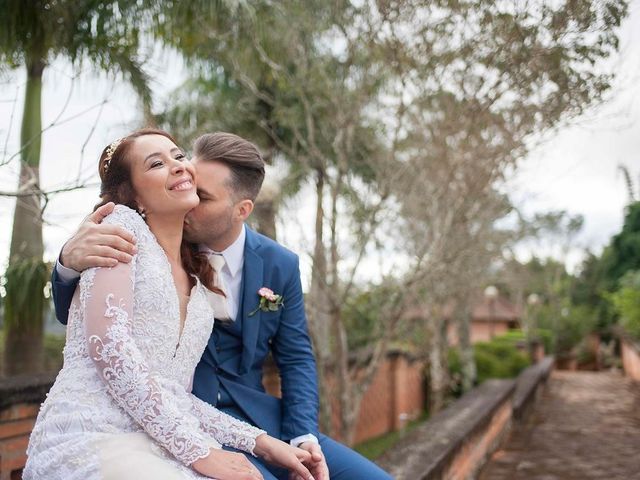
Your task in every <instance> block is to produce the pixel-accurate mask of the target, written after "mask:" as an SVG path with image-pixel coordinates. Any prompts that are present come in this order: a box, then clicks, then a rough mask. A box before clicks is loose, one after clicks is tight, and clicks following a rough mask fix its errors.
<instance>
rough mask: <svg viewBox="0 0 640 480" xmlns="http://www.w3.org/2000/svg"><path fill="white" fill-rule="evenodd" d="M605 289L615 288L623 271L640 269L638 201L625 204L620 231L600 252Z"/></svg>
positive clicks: (639, 211)
mask: <svg viewBox="0 0 640 480" xmlns="http://www.w3.org/2000/svg"><path fill="white" fill-rule="evenodd" d="M602 263H603V267H602V268H603V274H604V276H605V280H606V284H605V288H606V290H607V291H609V292H612V291H614V290H616V289H617V287H618V285H619V282H620V280H621V279H622V277H623V276H624V274H625V273H627V272H628V271H631V270H640V202H634V203H632V204H630V205H628V206H627V209H626V215H625V218H624V224H623V226H622V231H621V232H620V233H619V234H617V235H615V236H614V237H613V238H612V239H611V243H610V245H609V246H608V247H607V248H606V249H605V251H604V252H603V254H602Z"/></svg>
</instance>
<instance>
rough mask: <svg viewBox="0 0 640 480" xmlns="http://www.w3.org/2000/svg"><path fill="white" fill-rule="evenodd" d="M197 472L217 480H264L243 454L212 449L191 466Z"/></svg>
mask: <svg viewBox="0 0 640 480" xmlns="http://www.w3.org/2000/svg"><path fill="white" fill-rule="evenodd" d="M191 468H193V469H194V470H195V471H196V472H198V473H199V474H201V475H204V476H206V477H209V478H216V479H217V480H264V477H263V476H262V474H261V473H260V471H259V470H258V469H257V468H256V467H255V466H254V465H253V464H252V463H251V462H250V461H249V460H248V459H247V457H245V456H244V455H243V454H242V453H235V452H227V451H226V450H221V449H216V448H212V449H211V450H210V453H209V455H207V456H206V457H204V458H201V459H199V460H196V461H195V462H193V463H192V464H191Z"/></svg>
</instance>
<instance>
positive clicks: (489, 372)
mask: <svg viewBox="0 0 640 480" xmlns="http://www.w3.org/2000/svg"><path fill="white" fill-rule="evenodd" d="M525 342H526V339H525V336H524V333H523V332H522V331H520V330H514V331H511V332H508V333H507V334H505V335H503V336H500V337H495V338H493V339H492V340H491V341H489V342H478V343H476V344H474V345H473V356H474V360H475V363H476V369H477V375H478V376H477V383H478V384H480V383H482V382H484V381H485V380H488V379H490V378H514V377H517V376H518V374H520V372H521V371H522V370H524V369H525V368H526V367H527V366H529V364H530V361H529V356H528V354H527V353H523V351H521V350H520V349H519V348H518V346H520V347H521V348H522V349H524V350H525V352H526V343H525ZM448 361H449V372H450V375H451V379H452V392H453V393H454V394H455V395H457V394H459V393H461V388H460V385H459V383H460V379H461V378H462V363H461V361H460V352H459V350H458V349H457V348H450V349H449V352H448Z"/></svg>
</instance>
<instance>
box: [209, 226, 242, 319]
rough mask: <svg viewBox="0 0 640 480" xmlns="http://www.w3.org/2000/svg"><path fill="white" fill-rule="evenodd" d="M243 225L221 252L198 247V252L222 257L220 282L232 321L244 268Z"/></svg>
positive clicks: (236, 311) (236, 309)
mask: <svg viewBox="0 0 640 480" xmlns="http://www.w3.org/2000/svg"><path fill="white" fill-rule="evenodd" d="M246 228H247V227H245V226H244V225H243V226H242V231H241V232H240V235H238V238H236V239H235V241H234V242H233V243H232V244H231V245H229V246H228V247H227V248H225V249H224V250H223V251H221V252H216V251H215V250H211V249H210V248H209V247H207V246H206V245H200V251H201V252H206V253H217V254H220V255H222V257H223V258H224V261H225V265H224V267H222V272H221V274H222V281H223V282H224V285H225V287H226V290H227V292H226V293H227V297H226V300H227V311H228V312H229V316H230V317H231V319H232V320H235V319H236V317H237V316H238V310H239V307H240V303H239V302H240V286H241V285H242V267H243V266H244V242H245V239H246V238H247V232H246Z"/></svg>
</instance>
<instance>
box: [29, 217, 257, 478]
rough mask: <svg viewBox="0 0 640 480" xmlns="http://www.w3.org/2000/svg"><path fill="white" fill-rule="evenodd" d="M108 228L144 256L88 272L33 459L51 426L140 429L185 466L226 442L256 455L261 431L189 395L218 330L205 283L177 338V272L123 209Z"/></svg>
mask: <svg viewBox="0 0 640 480" xmlns="http://www.w3.org/2000/svg"><path fill="white" fill-rule="evenodd" d="M104 222H105V223H110V224H114V225H119V226H121V227H124V228H125V229H127V230H129V231H130V232H131V233H133V234H134V235H135V237H136V239H137V247H138V253H137V254H136V255H134V257H133V260H132V261H131V262H130V263H129V264H123V263H119V264H118V265H117V266H116V267H113V268H94V269H89V270H87V271H85V272H83V273H82V276H81V279H80V284H79V287H78V289H77V291H76V295H75V297H74V300H73V302H72V306H71V309H70V311H69V323H68V327H67V341H66V344H65V349H64V367H63V369H62V370H61V372H60V374H59V376H58V378H57V379H56V382H55V384H54V386H53V388H52V389H51V391H50V393H49V396H48V398H47V400H46V402H45V403H44V404H43V407H42V410H41V413H40V415H39V417H38V421H37V422H36V426H35V427H34V431H33V434H32V438H31V441H30V445H29V452H28V453H29V456H30V460H31V459H32V457H33V456H35V455H36V454H37V453H38V448H39V447H41V446H42V444H44V443H46V442H45V441H44V440H45V437H46V436H47V434H48V433H50V432H51V430H52V428H51V423H52V422H53V423H54V424H55V428H54V430H56V431H59V430H61V429H64V428H67V429H71V430H73V431H74V432H75V431H77V430H80V431H89V432H104V433H114V432H136V431H141V430H143V431H145V432H146V433H147V434H148V435H150V436H151V437H152V438H153V439H154V440H155V441H156V442H157V443H158V444H159V445H161V446H162V447H164V448H165V449H166V450H167V451H168V452H170V453H171V454H172V455H173V456H174V457H175V458H176V459H178V460H179V461H180V462H181V463H182V464H184V465H190V464H192V463H193V462H194V461H195V460H197V459H199V458H202V457H204V456H206V455H208V453H209V449H210V448H220V446H221V445H229V446H232V447H235V448H238V449H240V450H244V451H246V452H253V448H254V446H255V439H256V437H257V436H258V435H260V434H261V433H264V432H263V431H262V430H259V429H257V428H254V427H252V426H250V425H248V424H246V423H244V422H241V421H239V420H237V419H235V418H233V417H231V416H229V415H227V414H224V413H222V412H220V411H219V410H217V409H215V408H214V407H212V406H211V405H209V404H207V403H205V402H202V401H201V400H199V399H198V398H196V397H195V396H193V395H192V394H191V393H189V392H190V388H191V382H192V378H193V372H194V370H195V367H196V364H197V363H198V361H199V360H200V356H201V355H202V352H203V351H204V348H205V347H206V344H207V342H208V339H209V336H210V333H211V329H212V325H213V312H212V311H211V308H210V306H209V303H208V301H207V298H206V293H205V288H204V286H203V285H202V284H201V283H200V282H199V281H197V282H196V285H195V286H194V287H193V289H192V291H191V296H190V299H189V303H188V305H187V309H186V319H185V322H184V325H183V328H182V332H180V323H181V322H180V304H179V298H178V292H177V290H176V288H175V285H174V282H173V277H172V274H171V266H170V264H169V261H168V259H167V257H166V255H165V253H164V250H163V249H162V248H161V247H160V245H159V244H158V243H157V241H156V239H155V237H154V236H153V234H152V232H151V231H150V230H149V228H148V226H147V225H146V223H145V222H144V221H143V219H142V218H141V217H140V216H139V215H138V214H137V213H136V212H135V211H133V210H131V209H129V208H127V207H125V206H122V205H117V206H116V208H115V210H114V212H113V213H112V214H111V215H109V216H108V217H106V218H105V220H104ZM71 408H72V409H73V410H72V411H69V409H71ZM69 417H72V421H70V418H69ZM61 421H62V422H64V425H61V424H60V422H61ZM62 448H64V447H62ZM28 467H29V465H28ZM28 471H29V469H28V468H27V469H26V470H25V472H26V473H27V472H28ZM25 478H27V477H25Z"/></svg>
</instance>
